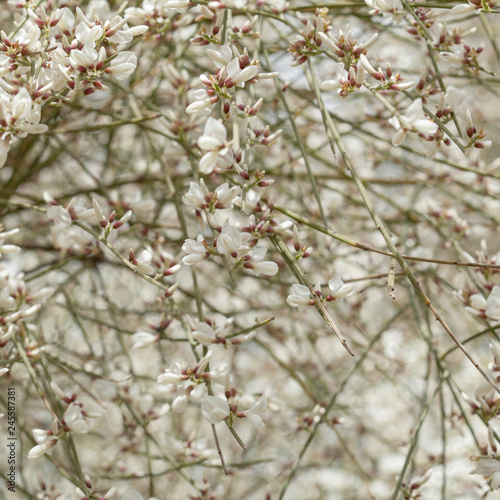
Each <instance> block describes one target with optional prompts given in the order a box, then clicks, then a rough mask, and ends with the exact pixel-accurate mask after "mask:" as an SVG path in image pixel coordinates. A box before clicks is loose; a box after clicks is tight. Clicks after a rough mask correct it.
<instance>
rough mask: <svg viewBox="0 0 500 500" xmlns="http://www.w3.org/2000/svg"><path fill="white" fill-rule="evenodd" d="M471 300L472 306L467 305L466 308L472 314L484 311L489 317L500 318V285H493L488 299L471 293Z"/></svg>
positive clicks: (497, 319)
mask: <svg viewBox="0 0 500 500" xmlns="http://www.w3.org/2000/svg"><path fill="white" fill-rule="evenodd" d="M469 300H470V307H466V309H467V310H468V311H469V312H471V313H472V314H474V315H476V316H477V315H480V314H481V313H483V314H484V315H485V316H486V317H487V318H489V319H493V320H495V321H499V320H500V286H498V285H495V286H494V287H493V289H492V290H491V292H490V294H489V295H488V299H485V298H484V297H483V296H482V295H480V294H478V293H476V294H474V295H471V296H470V298H469Z"/></svg>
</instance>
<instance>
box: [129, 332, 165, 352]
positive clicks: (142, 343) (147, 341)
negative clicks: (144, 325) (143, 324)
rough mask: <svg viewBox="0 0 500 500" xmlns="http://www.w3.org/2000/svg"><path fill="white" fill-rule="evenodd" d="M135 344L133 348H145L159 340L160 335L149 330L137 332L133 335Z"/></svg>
mask: <svg viewBox="0 0 500 500" xmlns="http://www.w3.org/2000/svg"><path fill="white" fill-rule="evenodd" d="M131 339H132V342H133V345H132V349H144V348H145V347H149V346H151V345H153V344H154V343H155V342H157V341H158V339H159V337H158V335H154V334H152V333H149V332H136V333H134V334H133V335H132V337H131Z"/></svg>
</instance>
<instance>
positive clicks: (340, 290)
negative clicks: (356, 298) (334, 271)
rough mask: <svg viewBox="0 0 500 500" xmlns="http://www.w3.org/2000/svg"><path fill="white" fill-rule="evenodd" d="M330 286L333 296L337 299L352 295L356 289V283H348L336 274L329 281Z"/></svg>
mask: <svg viewBox="0 0 500 500" xmlns="http://www.w3.org/2000/svg"><path fill="white" fill-rule="evenodd" d="M328 288H329V289H330V290H331V292H332V293H331V296H332V297H333V298H334V299H335V300H342V299H343V298H344V297H347V296H348V295H351V294H352V293H354V291H355V290H356V287H355V286H354V285H346V284H344V282H343V281H342V279H341V278H340V276H335V278H332V279H331V280H330V281H329V282H328Z"/></svg>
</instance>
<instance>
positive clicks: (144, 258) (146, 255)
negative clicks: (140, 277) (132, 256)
mask: <svg viewBox="0 0 500 500" xmlns="http://www.w3.org/2000/svg"><path fill="white" fill-rule="evenodd" d="M152 260H153V256H152V255H151V253H150V252H148V251H147V250H143V252H142V253H141V255H140V257H139V258H138V259H137V269H139V271H142V272H143V273H144V274H153V273H154V269H153V267H152V266H151V261H152Z"/></svg>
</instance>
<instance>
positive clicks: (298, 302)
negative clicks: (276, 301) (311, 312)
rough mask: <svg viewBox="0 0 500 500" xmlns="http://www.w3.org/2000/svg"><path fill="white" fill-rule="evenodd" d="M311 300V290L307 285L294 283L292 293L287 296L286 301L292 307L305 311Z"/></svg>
mask: <svg viewBox="0 0 500 500" xmlns="http://www.w3.org/2000/svg"><path fill="white" fill-rule="evenodd" d="M310 301H311V292H310V291H309V288H307V286H305V285H299V284H298V283H294V284H293V285H292V293H291V294H290V295H289V296H288V297H287V299H286V303H287V304H288V305H289V306H290V307H296V308H297V309H298V310H299V311H304V310H305V309H306V307H307V306H308V305H309V303H310Z"/></svg>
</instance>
